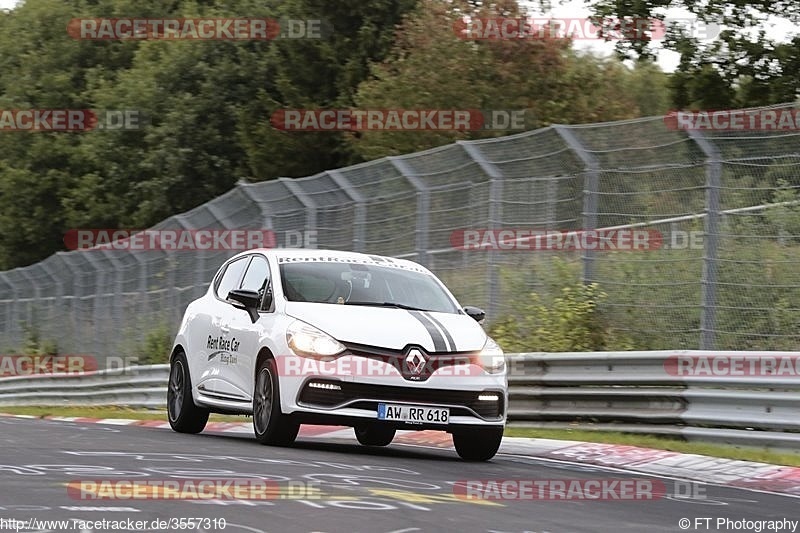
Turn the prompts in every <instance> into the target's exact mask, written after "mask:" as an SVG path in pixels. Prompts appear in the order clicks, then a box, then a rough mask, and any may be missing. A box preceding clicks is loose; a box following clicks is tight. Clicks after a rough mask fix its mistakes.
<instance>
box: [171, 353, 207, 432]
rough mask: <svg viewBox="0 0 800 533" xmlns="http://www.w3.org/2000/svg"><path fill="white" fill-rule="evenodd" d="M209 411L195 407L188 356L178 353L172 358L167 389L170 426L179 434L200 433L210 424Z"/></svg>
mask: <svg viewBox="0 0 800 533" xmlns="http://www.w3.org/2000/svg"><path fill="white" fill-rule="evenodd" d="M208 415H209V410H208V409H203V408H202V407H198V406H197V405H195V403H194V400H193V399H192V381H191V378H190V377H189V365H188V364H187V363H186V355H185V354H184V353H183V352H178V353H176V354H175V357H173V358H172V362H171V363H170V369H169V385H168V389H167V417H168V418H169V425H170V426H171V427H172V429H173V430H174V431H177V432H178V433H200V432H201V431H203V429H204V428H205V427H206V423H207V422H208Z"/></svg>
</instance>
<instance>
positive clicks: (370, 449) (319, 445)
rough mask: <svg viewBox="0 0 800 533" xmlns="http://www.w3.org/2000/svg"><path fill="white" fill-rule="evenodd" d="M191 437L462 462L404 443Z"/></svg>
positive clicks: (448, 452) (446, 452)
mask: <svg viewBox="0 0 800 533" xmlns="http://www.w3.org/2000/svg"><path fill="white" fill-rule="evenodd" d="M191 437H192V438H193V439H196V438H209V439H215V440H228V441H236V442H248V443H250V444H252V445H253V447H256V448H257V449H258V448H260V449H271V450H309V451H321V452H330V453H339V454H343V455H354V454H358V455H363V456H372V457H392V458H398V457H399V458H403V459H426V460H436V461H454V462H462V461H461V459H460V458H459V457H458V455H456V453H455V451H454V450H447V449H436V448H422V447H416V446H409V445H406V444H390V445H389V446H386V447H377V446H363V445H361V444H355V443H353V444H351V443H347V442H331V441H323V440H317V439H314V440H305V439H303V437H300V438H299V439H298V440H297V441H295V443H294V444H292V445H291V446H288V447H270V446H263V445H261V444H259V443H258V442H256V440H255V438H253V437H252V436H249V435H230V434H227V435H226V434H221V433H201V434H199V435H192V436H191Z"/></svg>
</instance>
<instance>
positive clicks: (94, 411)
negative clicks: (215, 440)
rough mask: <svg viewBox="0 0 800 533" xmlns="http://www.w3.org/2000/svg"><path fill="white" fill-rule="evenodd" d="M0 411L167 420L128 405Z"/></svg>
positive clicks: (224, 418) (214, 418)
mask: <svg viewBox="0 0 800 533" xmlns="http://www.w3.org/2000/svg"><path fill="white" fill-rule="evenodd" d="M0 413H7V414H10V415H31V416H36V417H39V418H42V417H45V416H68V417H84V418H130V419H134V420H163V421H164V422H166V421H167V412H166V411H165V410H162V409H132V408H130V407H113V406H98V407H81V406H75V407H50V406H25V407H0ZM209 420H210V421H211V422H249V421H250V418H249V417H246V416H233V415H218V414H212V415H211V416H210V417H209Z"/></svg>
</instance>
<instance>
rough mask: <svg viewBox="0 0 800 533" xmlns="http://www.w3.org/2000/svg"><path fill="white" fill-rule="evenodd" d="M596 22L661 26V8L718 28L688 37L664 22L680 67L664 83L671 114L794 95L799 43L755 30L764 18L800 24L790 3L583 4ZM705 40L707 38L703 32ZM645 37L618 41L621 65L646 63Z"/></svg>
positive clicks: (611, 0)
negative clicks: (643, 60) (716, 33)
mask: <svg viewBox="0 0 800 533" xmlns="http://www.w3.org/2000/svg"><path fill="white" fill-rule="evenodd" d="M591 7H592V11H593V15H594V16H595V17H597V18H598V19H601V20H603V19H604V20H612V21H614V20H622V19H624V18H628V19H633V20H637V19H638V20H644V19H662V20H663V19H664V15H663V13H664V11H665V10H666V9H668V8H674V7H677V8H682V9H686V10H688V11H689V12H690V13H692V14H693V15H695V16H697V17H698V19H699V20H700V21H702V23H703V26H702V27H703V28H724V30H723V31H721V32H720V34H719V36H718V38H716V39H708V37H712V36H713V35H696V34H695V35H693V34H691V33H690V31H689V30H688V29H687V27H686V26H685V25H682V24H673V23H667V27H668V31H667V38H666V40H665V41H664V46H665V48H666V49H669V50H673V51H676V52H678V53H679V54H680V56H681V60H680V64H679V66H678V69H677V72H676V74H675V77H674V78H673V80H672V88H673V92H674V95H675V97H674V104H675V105H676V106H677V107H692V106H694V107H701V108H719V107H747V106H758V105H765V104H776V103H783V102H791V101H793V100H794V99H795V98H796V96H797V94H798V89H800V70H798V66H800V37H798V36H795V37H794V38H792V39H791V40H790V42H779V41H777V40H775V39H772V38H770V37H769V36H768V35H767V33H766V31H765V30H764V29H763V28H762V29H760V30H757V29H756V28H757V27H758V25H759V24H762V23H763V22H764V21H765V20H767V18H768V17H783V18H786V19H788V20H790V21H791V22H793V23H794V24H795V25H796V24H798V23H800V3H798V2H796V1H795V0H778V1H773V0H756V1H752V2H750V1H748V2H742V1H739V0H709V1H707V2H695V1H694V0H648V1H644V2H630V1H628V0H599V1H597V2H593V3H592V4H591ZM711 33H713V31H712V32H711ZM652 37H653V35H652V34H645V35H642V36H641V38H636V39H628V40H620V41H618V42H617V45H616V49H617V52H618V54H619V55H620V56H621V57H623V58H636V57H645V58H647V57H650V58H651V57H652V56H653V49H652Z"/></svg>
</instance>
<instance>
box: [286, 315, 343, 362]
mask: <svg viewBox="0 0 800 533" xmlns="http://www.w3.org/2000/svg"><path fill="white" fill-rule="evenodd" d="M286 342H287V343H288V344H289V348H291V349H292V351H293V352H294V353H296V354H297V355H301V356H303V357H332V356H334V355H336V354H338V353H341V352H343V351H344V350H345V347H344V346H342V344H341V343H340V342H339V341H337V340H336V339H334V338H333V337H331V336H330V335H328V334H327V333H325V332H324V331H321V330H319V329H317V328H315V327H314V326H312V325H311V324H306V323H305V322H302V321H300V320H295V321H294V322H292V323H291V324H290V325H289V328H288V329H287V330H286Z"/></svg>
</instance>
